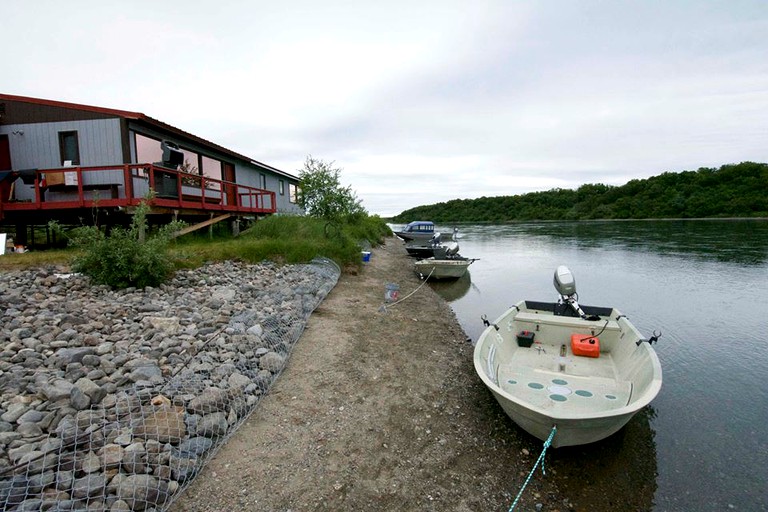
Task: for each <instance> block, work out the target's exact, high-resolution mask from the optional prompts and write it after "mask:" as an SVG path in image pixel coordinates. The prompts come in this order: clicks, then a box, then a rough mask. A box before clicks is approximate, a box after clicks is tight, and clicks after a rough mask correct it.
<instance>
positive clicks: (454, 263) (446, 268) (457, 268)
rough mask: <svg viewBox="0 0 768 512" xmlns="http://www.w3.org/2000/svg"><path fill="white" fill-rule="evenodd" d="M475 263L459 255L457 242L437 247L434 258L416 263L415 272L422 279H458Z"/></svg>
mask: <svg viewBox="0 0 768 512" xmlns="http://www.w3.org/2000/svg"><path fill="white" fill-rule="evenodd" d="M474 261H475V260H474V259H470V258H464V257H463V256H461V255H460V254H459V244H458V243H457V242H448V243H445V244H439V245H438V246H437V247H435V248H434V256H432V257H430V258H424V259H421V260H419V261H417V262H416V263H414V270H415V271H416V273H417V274H419V277H420V278H421V279H458V278H460V277H461V276H463V275H465V274H466V273H467V269H468V268H469V266H470V265H471V264H472V263H473V262H474Z"/></svg>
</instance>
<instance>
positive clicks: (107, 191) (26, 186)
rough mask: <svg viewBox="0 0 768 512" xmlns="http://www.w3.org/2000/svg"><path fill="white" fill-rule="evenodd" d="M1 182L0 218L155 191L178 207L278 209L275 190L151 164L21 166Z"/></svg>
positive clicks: (106, 203)
mask: <svg viewBox="0 0 768 512" xmlns="http://www.w3.org/2000/svg"><path fill="white" fill-rule="evenodd" d="M19 173H20V176H19V179H16V180H15V181H13V182H12V183H11V184H10V185H8V183H6V184H5V186H4V187H3V193H2V196H0V218H2V215H3V213H4V212H5V214H8V213H10V212H13V211H18V210H57V209H70V208H87V207H94V206H98V207H105V208H106V207H128V206H136V205H138V204H139V203H140V202H141V201H142V200H143V199H145V198H147V197H149V195H150V190H152V191H154V197H153V198H152V200H151V203H150V204H151V205H152V206H156V207H165V208H171V209H177V210H184V211H187V212H189V211H192V212H200V211H211V212H227V213H242V214H253V213H274V212H275V211H276V204H275V193H274V192H270V191H268V190H263V189H259V188H255V187H251V186H247V185H242V184H238V183H234V182H231V181H224V180H218V179H214V178H209V177H207V176H202V175H193V174H188V173H184V172H180V171H177V170H173V169H167V168H164V167H159V166H156V165H153V164H125V165H107V166H99V167H64V168H57V169H33V170H26V171H19Z"/></svg>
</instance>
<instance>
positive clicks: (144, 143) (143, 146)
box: [136, 133, 163, 164]
mask: <svg viewBox="0 0 768 512" xmlns="http://www.w3.org/2000/svg"><path fill="white" fill-rule="evenodd" d="M162 160H163V148H162V147H160V141H159V140H157V139H153V138H150V137H147V136H146V135H142V134H140V133H137V134H136V163H137V164H153V163H155V162H162Z"/></svg>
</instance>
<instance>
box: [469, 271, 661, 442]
mask: <svg viewBox="0 0 768 512" xmlns="http://www.w3.org/2000/svg"><path fill="white" fill-rule="evenodd" d="M555 287H556V288H557V290H558V292H559V293H560V299H559V300H558V302H534V301H525V300H524V301H521V302H518V303H517V304H516V305H514V306H512V307H511V308H510V309H509V310H507V311H506V312H505V313H504V314H502V315H501V316H500V317H499V318H498V319H496V320H495V321H494V322H493V323H489V322H488V321H487V320H484V321H485V322H486V323H487V324H488V327H487V328H486V329H485V330H484V331H483V333H482V334H481V335H480V337H479V338H478V340H477V344H476V346H475V353H474V363H475V371H476V372H477V374H478V375H479V376H480V378H481V379H482V380H483V382H484V383H485V385H486V386H487V387H488V389H490V391H491V392H492V393H493V395H494V396H495V397H496V400H497V401H498V402H499V404H500V405H501V406H502V408H503V409H504V411H505V412H506V413H507V414H508V415H509V417H510V418H511V419H512V420H513V421H514V422H515V423H517V424H518V425H519V426H520V427H522V428H523V429H524V430H525V431H527V432H528V433H530V434H532V435H533V436H535V437H537V438H539V439H541V440H546V439H547V438H548V437H549V435H550V433H551V432H552V430H553V427H555V426H556V427H557V428H556V431H555V435H554V438H553V439H552V444H551V445H552V446H553V447H559V446H572V445H581V444H588V443H592V442H595V441H599V440H601V439H604V438H606V437H608V436H610V435H611V434H613V433H615V432H617V431H618V430H620V429H621V428H622V427H623V426H624V425H625V424H626V423H627V422H628V421H629V420H630V419H631V418H632V416H633V415H634V414H635V413H637V412H638V411H639V410H640V409H642V408H643V407H645V406H646V405H648V404H649V403H650V402H651V401H652V400H653V399H654V398H655V397H656V395H657V394H658V393H659V390H660V389H661V381H662V379H661V364H660V363H659V359H658V357H657V355H656V351H655V350H654V349H653V347H652V343H653V342H654V341H656V340H657V339H658V337H659V336H660V334H658V335H656V334H655V333H654V336H652V337H651V338H650V339H645V338H643V336H642V335H641V334H640V332H639V331H638V330H637V329H636V328H635V327H634V326H633V325H632V324H631V323H630V321H629V319H628V318H627V317H626V316H625V315H623V314H622V313H621V312H620V311H618V310H617V309H613V308H602V307H589V306H580V305H579V304H578V302H577V300H576V298H577V295H576V283H575V280H574V279H573V275H572V274H571V272H570V271H569V270H568V268H567V267H564V266H560V267H558V268H557V271H556V272H555Z"/></svg>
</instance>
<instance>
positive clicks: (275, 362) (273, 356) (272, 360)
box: [259, 352, 285, 373]
mask: <svg viewBox="0 0 768 512" xmlns="http://www.w3.org/2000/svg"><path fill="white" fill-rule="evenodd" d="M284 365H285V357H284V356H281V355H280V354H278V353H277V352H268V353H266V354H264V355H263V356H262V357H261V359H259V368H260V369H262V370H269V371H270V372H272V373H277V372H279V371H280V370H281V369H282V368H283V366H284Z"/></svg>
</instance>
